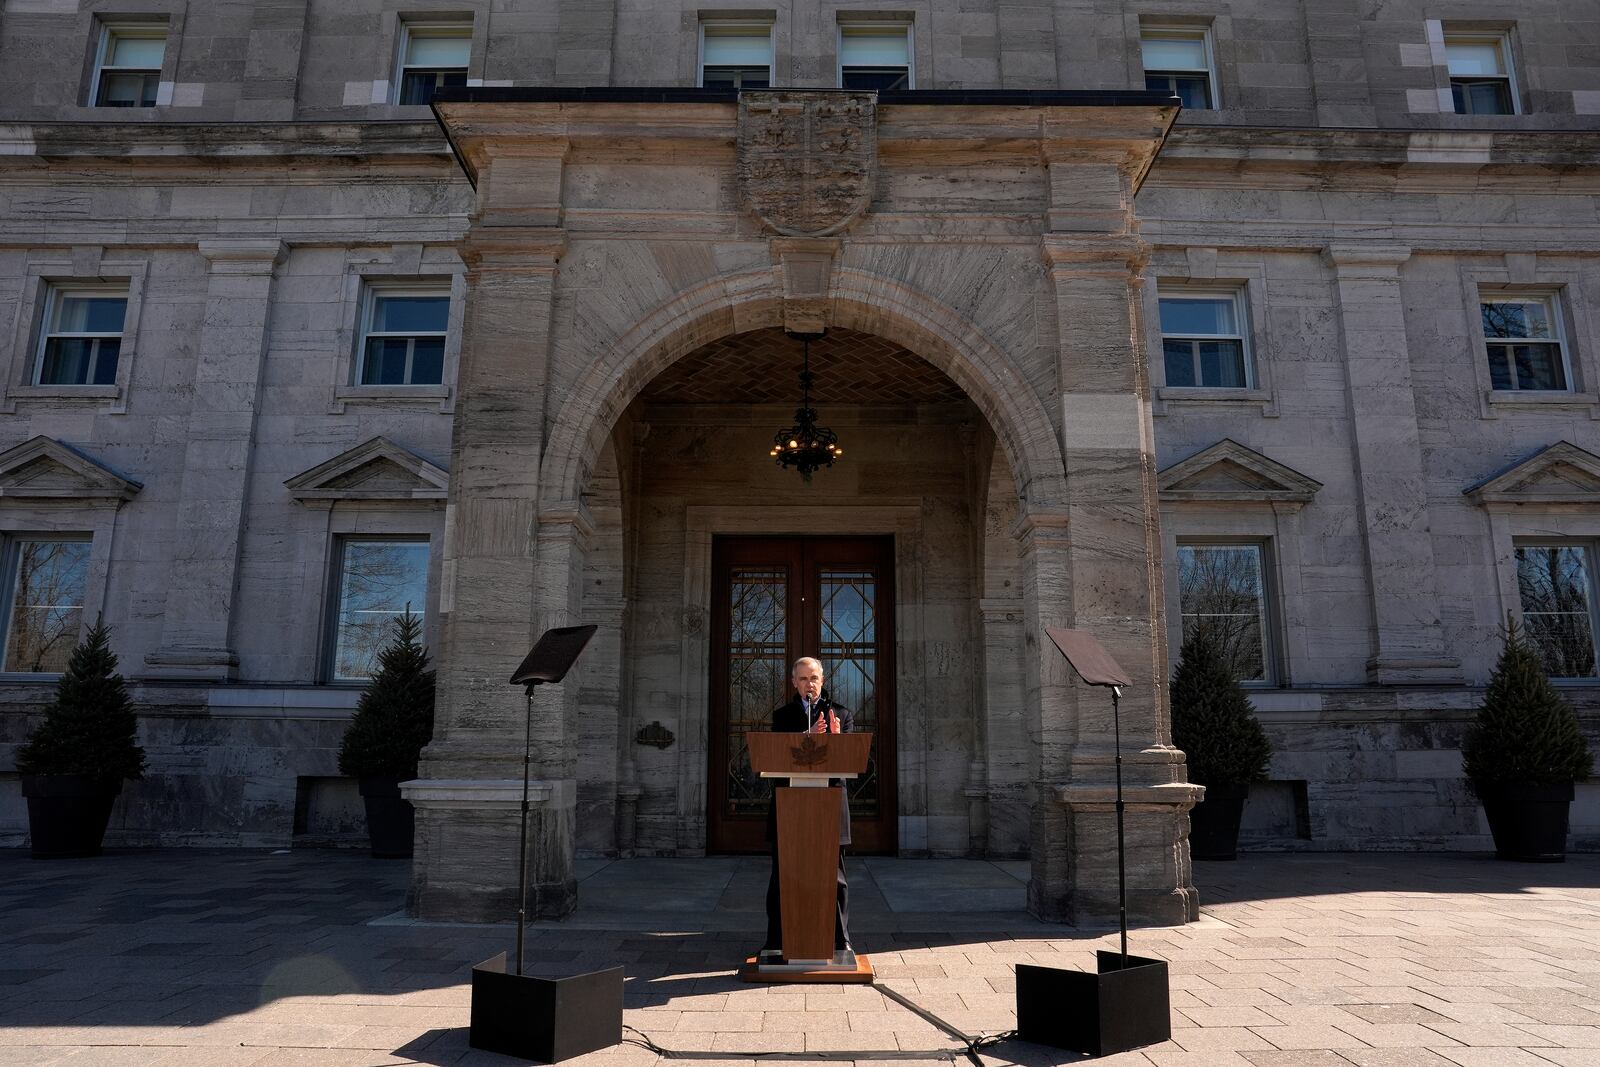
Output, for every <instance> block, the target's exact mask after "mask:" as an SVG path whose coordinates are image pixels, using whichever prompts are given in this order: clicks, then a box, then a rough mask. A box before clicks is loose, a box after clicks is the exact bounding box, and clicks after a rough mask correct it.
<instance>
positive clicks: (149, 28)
mask: <svg viewBox="0 0 1600 1067" xmlns="http://www.w3.org/2000/svg"><path fill="white" fill-rule="evenodd" d="M166 52H167V28H166V26H164V25H161V24H159V23H151V24H145V23H130V24H120V23H113V24H108V25H106V26H104V27H103V28H102V29H101V31H100V47H99V51H98V53H97V54H96V56H95V71H94V85H93V90H94V91H93V99H92V102H93V104H94V106H95V107H155V106H156V93H157V91H158V90H159V89H160V87H161V61H162V60H163V59H164V58H165V57H166Z"/></svg>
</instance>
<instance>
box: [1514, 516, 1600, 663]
mask: <svg viewBox="0 0 1600 1067" xmlns="http://www.w3.org/2000/svg"><path fill="white" fill-rule="evenodd" d="M1516 556H1517V592H1518V594H1519V596H1520V598H1521V601H1522V625H1523V629H1524V635H1525V636H1526V637H1527V639H1528V641H1529V642H1530V643H1531V644H1532V645H1533V647H1534V648H1536V649H1538V650H1539V658H1540V659H1542V660H1543V661H1544V669H1545V671H1546V672H1547V673H1548V674H1549V675H1550V677H1552V678H1594V677H1596V676H1597V675H1600V671H1597V670H1596V654H1595V632H1596V629H1597V627H1596V626H1595V602H1596V597H1595V584H1594V579H1595V568H1594V560H1595V546H1594V545H1592V544H1587V545H1585V544H1577V545H1575V544H1564V545H1563V544H1553V545H1552V544H1546V545H1535V544H1523V545H1518V546H1517V547H1516Z"/></svg>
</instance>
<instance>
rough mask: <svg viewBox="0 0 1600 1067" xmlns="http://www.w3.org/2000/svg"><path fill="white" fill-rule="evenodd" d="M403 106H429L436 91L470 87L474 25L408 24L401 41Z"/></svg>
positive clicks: (401, 96)
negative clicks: (451, 87) (469, 64)
mask: <svg viewBox="0 0 1600 1067" xmlns="http://www.w3.org/2000/svg"><path fill="white" fill-rule="evenodd" d="M400 56H401V61H400V103H402V104H426V103H428V101H430V100H432V99H433V93H434V90H435V89H439V88H442V87H443V86H446V85H465V84H467V62H468V60H469V59H470V58H471V56H472V26H471V24H466V25H457V24H447V23H431V22H429V23H419V24H407V25H406V26H405V32H404V34H403V35H402V40H401V42H400Z"/></svg>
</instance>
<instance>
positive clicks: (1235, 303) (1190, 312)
mask: <svg viewBox="0 0 1600 1067" xmlns="http://www.w3.org/2000/svg"><path fill="white" fill-rule="evenodd" d="M1246 322H1247V319H1246V315H1245V307H1244V294H1243V293H1240V292H1211V293H1206V292H1199V291H1194V292H1170V291H1169V292H1167V293H1163V294H1162V295H1161V351H1162V355H1163V357H1164V362H1165V364H1166V370H1167V385H1169V386H1175V387H1180V388H1202V389H1249V388H1251V387H1252V381H1253V374H1252V369H1251V366H1250V348H1249V345H1248V344H1247V342H1246V338H1247V337H1248V334H1249V331H1248V330H1247V329H1246Z"/></svg>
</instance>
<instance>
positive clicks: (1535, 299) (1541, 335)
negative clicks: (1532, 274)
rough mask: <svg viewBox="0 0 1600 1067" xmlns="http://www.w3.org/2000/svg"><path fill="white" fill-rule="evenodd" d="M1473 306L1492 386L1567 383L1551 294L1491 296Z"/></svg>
mask: <svg viewBox="0 0 1600 1067" xmlns="http://www.w3.org/2000/svg"><path fill="white" fill-rule="evenodd" d="M1478 307H1479V316H1480V319H1481V320H1482V322H1483V339H1484V343H1485V345H1486V346H1487V347H1488V352H1489V379H1490V381H1491V383H1492V384H1493V386H1494V388H1496V389H1537V390H1546V391H1549V390H1556V391H1564V390H1567V389H1570V388H1571V380H1572V379H1571V376H1570V375H1569V374H1568V373H1567V357H1566V352H1565V350H1564V347H1563V345H1562V343H1561V324H1560V317H1559V315H1558V314H1557V307H1556V301H1555V298H1554V297H1551V296H1496V297H1494V298H1492V299H1488V300H1481V301H1480V302H1479V305H1478Z"/></svg>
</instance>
